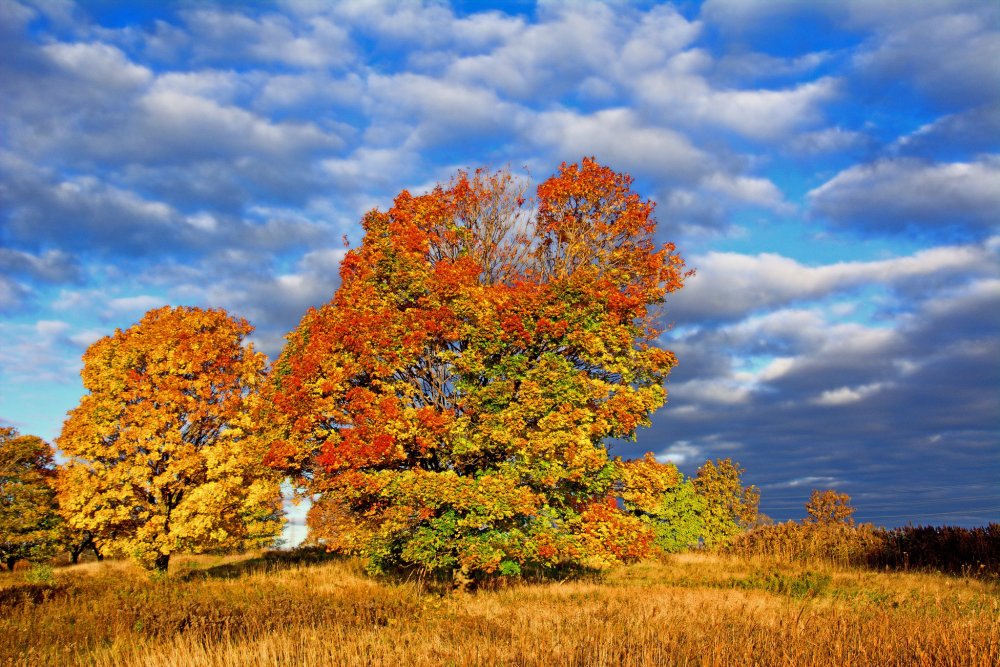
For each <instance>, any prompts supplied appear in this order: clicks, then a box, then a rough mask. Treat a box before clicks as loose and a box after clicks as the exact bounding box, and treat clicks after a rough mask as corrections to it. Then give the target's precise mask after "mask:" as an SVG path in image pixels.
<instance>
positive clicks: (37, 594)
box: [0, 555, 1000, 667]
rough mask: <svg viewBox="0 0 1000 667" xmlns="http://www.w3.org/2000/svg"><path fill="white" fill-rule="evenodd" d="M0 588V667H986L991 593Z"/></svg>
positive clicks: (699, 584) (731, 577)
mask: <svg viewBox="0 0 1000 667" xmlns="http://www.w3.org/2000/svg"><path fill="white" fill-rule="evenodd" d="M177 560H178V561H179V562H178V563H177V568H176V570H175V569H174V563H172V564H171V575H170V576H169V577H167V578H160V579H156V578H152V579H151V578H149V577H148V576H147V575H145V574H143V573H142V572H140V571H137V570H136V569H134V568H133V567H132V566H131V565H128V564H125V563H102V564H98V563H90V564H85V565H78V566H73V567H66V568H58V569H56V570H55V573H54V577H53V580H52V582H51V583H49V584H43V585H36V586H35V587H34V588H29V587H28V586H27V585H26V584H25V583H24V580H25V577H24V573H22V572H15V573H3V574H2V575H0V605H2V606H0V665H9V664H14V665H17V664H24V665H64V664H65V665H75V664H95V665H149V666H154V665H156V666H165V665H176V666H178V667H180V666H182V665H183V666H185V667H187V666H197V665H247V666H254V665H372V664H375V665H378V664H387V665H393V666H394V667H402V666H403V665H447V664H455V665H480V664H482V665H581V666H582V665H588V666H589V665H653V664H707V665H735V664H740V665H751V664H762V665H803V664H836V665H851V664H878V665H882V664H886V665H888V664H892V665H919V664H943V665H984V666H985V665H997V664H1000V589H998V586H997V585H996V583H989V582H983V581H978V580H974V579H965V578H956V577H946V576H941V575H932V574H901V573H894V574H887V573H874V572H864V571H844V570H832V569H812V570H806V569H802V568H796V567H788V566H783V567H782V568H780V569H779V568H776V567H773V566H768V565H767V564H762V563H756V564H748V563H744V562H741V561H737V560H726V559H721V558H716V557H712V556H706V555H685V556H678V557H675V558H673V559H672V560H671V561H669V562H667V563H662V564H661V563H643V564H639V565H635V566H632V567H628V568H623V569H621V570H618V571H615V572H612V573H609V574H607V575H606V576H604V577H602V578H599V579H597V578H595V579H594V580H591V581H568V582H562V583H546V584H519V585H514V586H509V587H504V588H499V589H496V590H489V591H480V592H478V593H476V594H457V593H456V594H444V595H442V594H441V593H440V592H435V591H434V590H431V589H429V588H428V587H423V586H421V585H419V584H418V583H417V582H385V581H375V580H372V579H370V578H368V577H366V576H364V574H363V573H362V571H361V570H360V568H359V567H358V565H357V564H356V563H352V562H337V561H325V562H318V563H311V564H309V563H290V562H268V561H263V560H261V559H256V560H255V559H248V558H242V559H240V558H227V559H221V558H220V559H215V558H210V557H201V558H187V559H180V558H179V559H177Z"/></svg>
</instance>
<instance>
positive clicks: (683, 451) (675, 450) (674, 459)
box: [656, 440, 701, 465]
mask: <svg viewBox="0 0 1000 667" xmlns="http://www.w3.org/2000/svg"><path fill="white" fill-rule="evenodd" d="M700 456H701V449H699V448H698V447H695V446H694V445H693V444H691V443H690V442H688V441H686V440H681V441H678V442H675V443H673V444H672V445H670V446H669V447H667V448H666V449H664V450H662V451H660V452H658V453H657V454H656V460H657V461H659V462H660V463H674V464H677V465H680V464H683V463H687V462H689V461H691V460H697V459H698V458H699V457H700Z"/></svg>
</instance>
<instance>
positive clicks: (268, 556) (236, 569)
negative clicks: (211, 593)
mask: <svg viewBox="0 0 1000 667" xmlns="http://www.w3.org/2000/svg"><path fill="white" fill-rule="evenodd" d="M346 560H349V559H348V558H345V557H344V556H340V555H338V554H331V553H329V552H327V551H326V550H325V549H322V548H314V547H304V548H300V549H292V550H291V551H266V552H264V553H263V554H261V555H260V556H255V557H254V558H248V559H246V560H241V561H236V562H233V563H223V564H221V565H213V566H211V567H206V568H203V569H189V570H187V571H183V572H180V573H178V577H179V578H180V579H181V580H182V581H197V580H204V579H238V578H240V577H242V576H245V575H248V574H256V573H261V572H276V571H280V570H290V569H292V568H296V567H302V566H304V565H320V564H322V563H332V562H344V561H346Z"/></svg>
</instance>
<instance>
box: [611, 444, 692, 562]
mask: <svg viewBox="0 0 1000 667" xmlns="http://www.w3.org/2000/svg"><path fill="white" fill-rule="evenodd" d="M617 463H618V465H619V470H620V473H619V479H620V480H621V482H620V485H621V488H620V491H619V494H620V497H621V499H622V505H623V508H624V510H625V511H627V512H629V513H631V514H632V515H634V516H637V517H639V518H640V519H641V520H642V521H643V523H644V524H646V526H647V527H648V530H650V531H651V532H652V535H653V545H654V546H655V547H657V548H658V549H659V550H660V551H662V552H665V553H674V552H678V551H683V550H684V549H687V548H690V547H692V546H694V545H696V544H698V540H699V538H700V537H701V534H702V530H703V528H704V521H703V514H704V512H705V507H706V504H705V501H704V499H702V498H701V496H699V495H698V494H697V493H696V492H695V488H694V485H693V484H692V482H691V480H688V479H684V475H683V474H681V472H680V471H679V470H678V469H677V466H675V465H674V464H673V463H659V462H658V461H657V460H656V459H655V458H654V457H653V454H652V453H647V454H646V455H645V457H644V458H642V459H636V460H633V461H624V462H623V461H621V460H618V461H617Z"/></svg>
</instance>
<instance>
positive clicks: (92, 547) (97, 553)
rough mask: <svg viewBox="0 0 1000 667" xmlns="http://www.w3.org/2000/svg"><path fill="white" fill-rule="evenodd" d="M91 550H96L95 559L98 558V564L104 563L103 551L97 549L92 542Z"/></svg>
mask: <svg viewBox="0 0 1000 667" xmlns="http://www.w3.org/2000/svg"><path fill="white" fill-rule="evenodd" d="M90 548H91V549H93V550H94V557H95V558H97V562H98V563H102V562H104V554H102V553H101V550H100V549H98V548H97V545H96V544H95V543H93V542H91V543H90Z"/></svg>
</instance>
